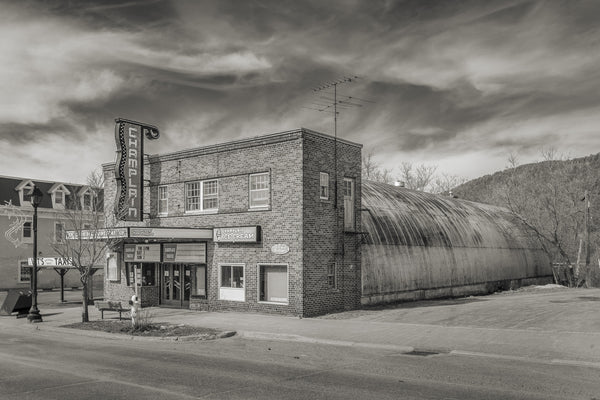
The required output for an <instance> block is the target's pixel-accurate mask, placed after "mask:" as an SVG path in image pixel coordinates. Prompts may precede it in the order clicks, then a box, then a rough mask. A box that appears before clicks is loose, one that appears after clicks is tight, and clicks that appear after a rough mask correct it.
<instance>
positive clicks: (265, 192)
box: [250, 172, 270, 208]
mask: <svg viewBox="0 0 600 400" xmlns="http://www.w3.org/2000/svg"><path fill="white" fill-rule="evenodd" d="M269 186H270V182H269V173H268V172H265V173H261V174H253V175H250V208H256V207H269V199H270V189H269Z"/></svg>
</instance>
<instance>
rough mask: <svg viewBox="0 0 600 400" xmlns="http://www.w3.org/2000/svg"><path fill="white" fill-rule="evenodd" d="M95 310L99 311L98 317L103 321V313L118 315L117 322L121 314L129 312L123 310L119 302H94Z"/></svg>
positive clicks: (127, 309)
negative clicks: (111, 312) (109, 312)
mask: <svg viewBox="0 0 600 400" xmlns="http://www.w3.org/2000/svg"><path fill="white" fill-rule="evenodd" d="M94 303H95V305H96V308H97V309H98V310H100V315H101V316H102V319H104V311H114V312H118V313H119V320H120V319H121V314H122V313H124V312H129V311H130V310H129V308H123V306H122V305H121V302H120V301H97V300H96V301H95V302H94Z"/></svg>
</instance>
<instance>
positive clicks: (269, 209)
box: [248, 206, 271, 211]
mask: <svg viewBox="0 0 600 400" xmlns="http://www.w3.org/2000/svg"><path fill="white" fill-rule="evenodd" d="M248 211H271V207H270V206H265V207H250V208H248Z"/></svg>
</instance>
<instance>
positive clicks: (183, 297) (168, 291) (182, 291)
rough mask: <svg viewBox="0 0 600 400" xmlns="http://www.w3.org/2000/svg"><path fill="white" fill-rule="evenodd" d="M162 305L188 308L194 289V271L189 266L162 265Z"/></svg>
mask: <svg viewBox="0 0 600 400" xmlns="http://www.w3.org/2000/svg"><path fill="white" fill-rule="evenodd" d="M160 269H161V274H160V275H161V288H160V291H161V296H160V297H161V304H163V305H167V306H172V307H181V308H188V307H189V304H190V294H191V289H192V271H191V266H190V265H189V264H162V265H161V267H160Z"/></svg>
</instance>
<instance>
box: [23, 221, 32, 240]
mask: <svg viewBox="0 0 600 400" xmlns="http://www.w3.org/2000/svg"><path fill="white" fill-rule="evenodd" d="M31 241H32V236H31V221H26V222H23V242H25V243H30V242H31Z"/></svg>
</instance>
